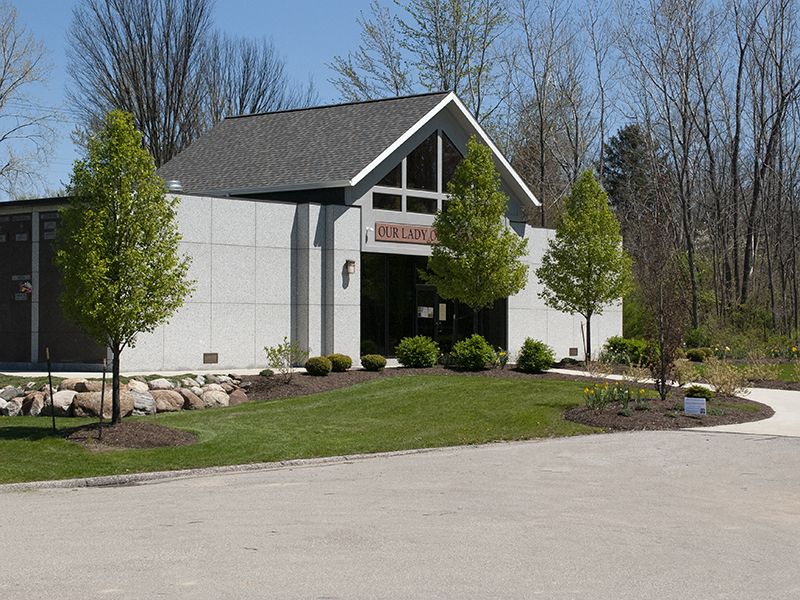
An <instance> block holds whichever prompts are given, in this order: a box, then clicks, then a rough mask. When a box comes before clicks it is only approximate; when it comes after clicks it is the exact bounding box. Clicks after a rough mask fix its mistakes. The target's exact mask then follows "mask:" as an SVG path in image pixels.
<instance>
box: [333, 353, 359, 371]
mask: <svg viewBox="0 0 800 600" xmlns="http://www.w3.org/2000/svg"><path fill="white" fill-rule="evenodd" d="M328 360H329V361H331V370H332V371H333V372H334V373H344V372H345V371H347V369H349V368H350V367H352V366H353V359H352V358H350V357H349V356H347V355H346V354H329V355H328Z"/></svg>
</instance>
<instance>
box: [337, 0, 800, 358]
mask: <svg viewBox="0 0 800 600" xmlns="http://www.w3.org/2000/svg"><path fill="white" fill-rule="evenodd" d="M395 4H396V5H392V4H389V3H388V2H384V3H381V2H374V3H373V4H372V5H371V10H370V12H369V13H366V12H365V13H362V15H361V18H360V20H359V22H360V23H361V26H362V40H361V42H362V43H361V45H360V47H359V48H358V50H355V51H353V52H351V53H350V54H349V55H348V56H346V57H341V56H337V57H334V60H333V61H332V63H331V64H330V65H329V66H330V67H331V68H332V70H333V72H334V73H335V76H334V77H333V78H332V79H331V82H332V83H334V85H336V86H337V88H338V89H339V91H340V92H341V94H342V98H343V99H345V100H363V99H367V98H376V97H386V96H391V95H401V94H405V93H413V92H419V91H436V90H443V89H454V90H455V91H456V92H458V94H459V96H460V97H461V98H462V99H463V100H464V102H465V103H466V104H467V106H468V108H470V109H471V110H472V111H473V113H474V114H476V115H477V117H478V119H479V120H480V121H481V123H482V124H483V125H484V127H486V128H487V129H489V130H490V131H491V132H492V134H493V135H494V137H495V139H496V141H497V143H498V145H500V146H501V148H503V150H504V151H505V152H506V153H507V155H508V156H509V157H510V158H511V160H512V163H513V164H514V165H515V167H516V168H517V170H518V171H519V172H520V173H521V174H522V176H523V177H524V178H525V179H526V181H527V182H528V184H529V185H530V187H531V189H532V190H533V191H534V193H535V194H536V195H537V197H538V198H539V199H540V201H541V202H542V207H541V209H537V211H536V213H535V214H532V215H530V217H529V218H530V221H531V222H532V224H536V225H538V226H547V227H552V226H554V225H555V223H556V220H557V219H558V215H559V214H560V211H561V210H562V201H563V198H564V197H565V195H566V194H567V193H568V191H569V189H570V188H571V186H572V184H573V183H574V181H575V180H576V178H577V177H578V175H579V174H580V173H581V171H582V170H583V169H586V168H593V169H594V170H595V173H596V174H597V177H598V179H599V181H600V182H601V183H602V184H603V186H604V187H605V189H606V190H607V191H608V192H609V196H610V200H611V203H612V206H613V208H614V210H615V212H616V215H617V217H618V218H619V220H620V222H621V224H622V229H623V235H624V237H625V240H626V241H625V243H626V245H627V246H628V249H629V252H630V253H631V255H632V257H633V258H634V260H636V259H637V256H639V255H643V254H646V252H644V249H643V248H641V247H638V246H641V245H642V244H647V243H648V239H652V237H650V238H648V236H643V235H642V234H641V231H642V227H643V225H645V224H648V225H652V223H653V222H658V223H659V224H660V225H659V231H660V235H663V236H664V237H665V239H667V240H669V241H670V243H672V245H673V247H674V250H675V251H676V252H678V253H680V261H681V265H682V269H681V272H682V277H683V279H684V282H683V283H684V287H685V293H686V295H687V296H688V299H689V325H690V328H691V329H693V330H694V333H695V335H697V334H698V333H702V332H704V331H705V330H709V329H710V330H711V331H712V332H714V333H715V334H717V333H719V332H721V331H722V330H724V329H726V328H730V329H731V330H734V331H737V332H742V331H749V332H751V333H754V334H758V335H759V336H769V335H770V334H773V333H774V334H781V335H794V334H796V333H797V331H798V328H799V327H798V320H799V319H800V298H799V293H800V292H799V290H798V285H799V284H800V282H798V264H797V263H798V256H797V254H798V241H800V214H798V210H800V206H799V205H800V202H798V185H799V184H800V176H799V174H798V167H799V166H800V146H799V145H798V137H799V136H798V123H799V122H800V119H798V110H799V109H800V105H799V104H798V88H799V87H800V39H798V10H799V9H800V0H729V1H706V2H703V1H692V0H666V1H656V0H650V1H648V0H642V1H638V2H633V1H628V2H626V1H624V0H623V1H618V2H616V3H610V2H601V1H599V0H587V1H583V2H577V1H574V2H569V1H567V0H536V1H531V0H507V1H502V0H406V1H404V2H397V3H395ZM662 224H663V225H662ZM650 230H652V227H650ZM635 294H636V292H634V296H633V297H632V298H630V299H628V300H629V301H628V302H627V303H626V304H627V305H628V306H629V307H630V309H628V308H626V313H627V316H626V333H629V334H637V333H638V331H637V327H638V325H637V320H636V317H635V313H636V304H637V303H636V298H635ZM702 337H703V336H702V335H700V338H702ZM698 341H703V340H698ZM705 341H706V343H707V341H708V340H705Z"/></svg>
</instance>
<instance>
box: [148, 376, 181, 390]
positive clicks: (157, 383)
mask: <svg viewBox="0 0 800 600" xmlns="http://www.w3.org/2000/svg"><path fill="white" fill-rule="evenodd" d="M147 386H148V387H149V388H150V389H151V390H174V389H175V386H174V385H172V382H171V381H168V380H166V379H164V378H163V377H162V378H160V379H153V380H152V381H148V382H147Z"/></svg>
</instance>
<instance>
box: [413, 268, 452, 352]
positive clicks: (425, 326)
mask: <svg viewBox="0 0 800 600" xmlns="http://www.w3.org/2000/svg"><path fill="white" fill-rule="evenodd" d="M415 304H416V311H417V316H416V320H415V323H416V325H415V331H414V335H427V336H428V337H429V338H431V339H433V340H434V341H436V342H438V343H439V348H440V350H441V351H442V352H450V350H451V349H452V347H453V333H454V332H453V325H454V323H455V318H454V317H455V312H454V304H453V302H452V301H449V300H443V299H442V298H440V297H439V294H437V293H436V288H435V287H432V286H428V285H419V284H418V285H417V286H416V302H415Z"/></svg>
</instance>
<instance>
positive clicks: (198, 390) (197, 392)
mask: <svg viewBox="0 0 800 600" xmlns="http://www.w3.org/2000/svg"><path fill="white" fill-rule="evenodd" d="M190 389H191V392H192V393H193V394H194V395H195V396H197V397H198V398H199V397H200V396H202V395H203V391H204V390H203V388H201V387H199V386H198V387H193V388H190Z"/></svg>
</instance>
